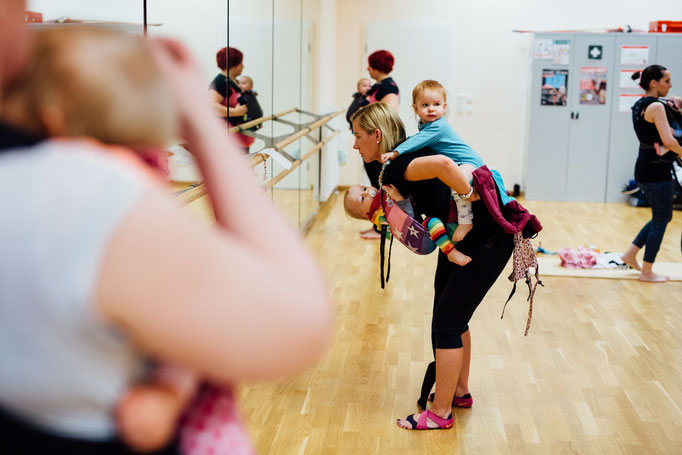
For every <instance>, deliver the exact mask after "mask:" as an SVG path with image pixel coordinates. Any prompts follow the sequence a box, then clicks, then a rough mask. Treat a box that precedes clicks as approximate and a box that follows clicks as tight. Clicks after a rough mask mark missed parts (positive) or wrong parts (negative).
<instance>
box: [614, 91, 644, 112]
mask: <svg viewBox="0 0 682 455" xmlns="http://www.w3.org/2000/svg"><path fill="white" fill-rule="evenodd" d="M641 97H642V95H638V94H634V93H621V94H620V99H619V101H618V111H619V112H630V110H631V109H632V105H633V104H635V102H636V101H637V100H638V99H640V98H641Z"/></svg>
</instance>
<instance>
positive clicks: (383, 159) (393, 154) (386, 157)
mask: <svg viewBox="0 0 682 455" xmlns="http://www.w3.org/2000/svg"><path fill="white" fill-rule="evenodd" d="M396 158H398V152H396V151H393V152H388V153H382V154H381V158H380V161H381V162H382V163H385V162H386V161H388V160H394V159H396Z"/></svg>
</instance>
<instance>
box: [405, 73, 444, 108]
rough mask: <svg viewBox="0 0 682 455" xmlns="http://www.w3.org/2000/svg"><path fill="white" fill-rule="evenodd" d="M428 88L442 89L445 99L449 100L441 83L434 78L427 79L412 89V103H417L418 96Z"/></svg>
mask: <svg viewBox="0 0 682 455" xmlns="http://www.w3.org/2000/svg"><path fill="white" fill-rule="evenodd" d="M426 90H433V91H440V92H441V94H442V95H443V101H445V102H447V101H448V95H447V93H446V92H445V88H444V87H443V86H442V85H441V83H440V82H438V81H434V80H432V79H426V80H425V81H421V82H420V83H418V84H417V85H415V86H414V89H412V104H417V98H418V97H419V95H421V94H422V93H424V92H425V91H426Z"/></svg>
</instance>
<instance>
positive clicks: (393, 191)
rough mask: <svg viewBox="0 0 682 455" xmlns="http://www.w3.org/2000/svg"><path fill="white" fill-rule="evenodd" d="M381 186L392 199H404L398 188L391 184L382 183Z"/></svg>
mask: <svg viewBox="0 0 682 455" xmlns="http://www.w3.org/2000/svg"><path fill="white" fill-rule="evenodd" d="M382 188H383V190H384V191H386V194H388V196H389V197H390V198H391V199H393V200H394V201H402V200H403V199H405V198H404V197H403V195H402V194H400V191H398V189H397V188H396V187H395V186H393V185H384V186H383V187H382Z"/></svg>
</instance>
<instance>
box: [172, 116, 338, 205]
mask: <svg viewBox="0 0 682 455" xmlns="http://www.w3.org/2000/svg"><path fill="white" fill-rule="evenodd" d="M296 110H297V109H296V108H294V109H290V110H288V111H285V112H283V113H279V114H276V115H273V116H268V117H262V118H261V119H256V120H262V121H267V120H271V119H276V118H277V117H279V116H281V115H286V114H288V113H290V112H293V111H296ZM343 112H345V111H344V110H343V109H340V110H338V111H336V112H332V113H330V114H327V115H325V116H323V117H322V118H320V119H319V120H317V121H315V122H313V123H311V124H310V125H308V126H305V127H303V128H302V129H301V130H299V131H297V132H295V133H293V134H291V135H290V136H287V137H285V138H284V139H282V140H280V141H279V142H277V143H276V144H274V145H272V146H270V147H265V148H263V149H261V150H259V151H258V152H256V153H255V154H253V155H252V156H251V157H250V158H249V161H248V165H249V167H250V168H252V169H253V168H254V167H256V166H257V165H259V164H260V163H263V162H265V161H266V160H267V159H268V158H269V157H270V154H272V152H273V151H274V152H275V153H281V152H283V149H284V148H285V147H287V146H288V145H291V144H292V143H294V142H296V141H297V140H298V139H300V138H302V137H303V136H306V135H308V134H310V133H311V132H313V131H315V130H316V129H318V128H321V127H322V126H324V125H326V124H327V123H328V122H329V121H330V120H332V119H333V118H334V117H336V116H338V115H340V114H341V113H343ZM256 120H254V122H255V121H256ZM261 123H262V122H261ZM245 125H248V123H244V124H243V125H241V126H242V127H243V126H245ZM251 126H254V125H251ZM235 128H236V127H235ZM233 130H234V128H231V129H230V130H229V131H230V132H232V131H233ZM338 134H339V131H338V130H337V131H334V132H333V133H332V134H330V135H329V136H327V137H326V138H324V139H322V140H321V141H319V142H317V143H316V144H315V145H314V146H313V148H311V149H310V150H309V151H307V152H306V153H305V155H303V156H302V157H301V158H300V159H291V160H289V161H291V162H290V165H289V167H288V169H285V170H284V171H282V172H280V173H279V174H277V175H276V176H275V177H273V178H272V179H271V180H270V181H268V182H267V183H266V184H265V185H266V187H267V188H272V187H273V186H274V185H275V184H277V183H278V182H279V181H281V180H282V179H283V178H284V177H286V176H287V175H289V174H290V173H291V172H292V171H293V170H294V169H296V168H297V167H298V166H300V165H301V163H303V162H304V161H305V160H307V159H308V158H310V157H311V156H312V155H313V154H315V153H316V152H318V151H319V150H320V149H322V147H324V146H325V145H327V143H329V141H331V140H332V139H333V138H334V137H336V136H337V135H338ZM287 156H288V155H287ZM205 195H206V185H205V184H204V183H203V182H200V183H195V184H193V185H191V186H190V188H189V189H186V190H184V191H182V192H181V193H179V194H178V195H177V196H176V197H177V199H178V201H180V203H181V204H183V205H186V204H189V203H191V202H193V201H195V200H197V199H199V198H200V197H202V196H205Z"/></svg>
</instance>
